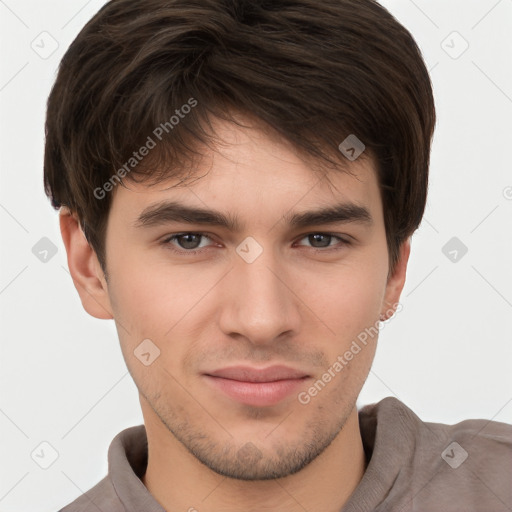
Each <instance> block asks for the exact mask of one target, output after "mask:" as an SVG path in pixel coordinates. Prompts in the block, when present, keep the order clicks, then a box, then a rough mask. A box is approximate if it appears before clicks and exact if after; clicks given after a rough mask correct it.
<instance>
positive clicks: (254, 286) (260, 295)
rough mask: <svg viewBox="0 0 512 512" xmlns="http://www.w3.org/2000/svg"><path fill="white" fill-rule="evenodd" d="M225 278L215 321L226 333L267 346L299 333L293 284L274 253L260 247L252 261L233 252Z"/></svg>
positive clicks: (298, 318) (298, 312) (288, 273)
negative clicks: (231, 265)
mask: <svg viewBox="0 0 512 512" xmlns="http://www.w3.org/2000/svg"><path fill="white" fill-rule="evenodd" d="M288 270H289V269H288ZM225 279H226V282H225V283H224V287H223V291H222V297H221V298H220V301H221V305H222V306H221V307H222V311H221V314H220V320H219V321H220V327H221V329H222V331H223V332H224V333H225V334H226V335H229V336H232V337H233V336H241V337H244V338H247V339H248V340H249V341H250V342H251V343H253V344H254V345H268V344H272V343H274V342H275V341H276V340H277V339H278V338H279V337H282V336H285V335H287V336H289V337H291V336H293V335H294V334H297V333H298V332H299V329H300V322H301V315H300V307H301V301H300V298H299V293H298V290H296V289H295V288H296V287H297V285H296V283H295V286H294V280H293V278H292V276H291V275H290V272H289V271H287V270H286V268H285V266H284V265H283V263H282V262H280V261H279V256H278V255H274V254H273V252H272V251H271V250H264V251H263V252H262V254H261V255H260V256H259V257H258V258H257V259H256V260H255V261H253V262H252V263H248V262H246V261H245V260H244V259H243V258H241V257H238V256H237V255H236V257H235V260H234V268H233V269H232V270H231V272H229V274H228V275H227V276H226V278H225ZM295 281H296V279H295Z"/></svg>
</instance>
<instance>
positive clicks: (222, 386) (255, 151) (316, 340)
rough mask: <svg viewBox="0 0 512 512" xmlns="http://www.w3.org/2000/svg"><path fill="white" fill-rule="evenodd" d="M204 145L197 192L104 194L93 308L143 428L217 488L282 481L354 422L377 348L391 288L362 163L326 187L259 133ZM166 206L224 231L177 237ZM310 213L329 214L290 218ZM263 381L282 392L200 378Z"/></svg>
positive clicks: (200, 230)
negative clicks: (155, 427) (236, 375)
mask: <svg viewBox="0 0 512 512" xmlns="http://www.w3.org/2000/svg"><path fill="white" fill-rule="evenodd" d="M216 133H217V135H219V136H221V138H222V139H223V140H224V141H225V144H223V145H222V147H219V148H218V150H217V151H211V152H210V153H208V154H205V157H204V158H203V160H202V161H201V162H200V163H199V164H198V167H197V170H198V175H199V176H202V177H201V178H200V179H198V180H196V181H193V182H191V183H189V184H187V185H183V184H182V185H181V186H179V187H176V186H174V185H176V184H177V183H178V180H175V181H172V180H170V181H169V182H167V183H165V184H160V185H158V186H151V187H150V186H147V185H144V184H133V183H127V188H125V187H117V190H115V192H114V194H115V195H114V198H113V204H112V209H111V212H110V216H109V220H108V227H107V235H106V254H107V274H108V284H107V283H105V286H104V288H105V297H106V299H105V300H106V301H107V303H108V305H107V306H106V307H108V308H109V309H110V310H111V312H112V315H113V317H114V318H115V321H116V325H117V329H118V333H119V338H120V342H121V347H122V351H123V355H124V357H125V359H126V363H127V366H128V368H129V370H130V373H131V375H132V377H133V379H134V381H135V383H136V385H137V387H138V389H139V392H140V399H141V405H142V410H143V414H144V417H145V421H146V423H147V422H149V421H151V422H158V423H160V425H161V426H162V427H163V428H165V429H167V430H168V431H169V432H171V433H172V434H173V436H174V437H175V438H177V439H178V440H179V441H180V442H181V443H182V445H183V446H184V447H185V448H186V449H187V450H188V451H189V452H190V453H192V454H193V455H194V456H195V457H196V458H197V459H198V460H199V461H201V462H202V463H203V464H205V465H206V466H208V467H209V468H211V469H212V470H214V471H215V472H217V473H219V474H222V475H225V476H229V477H232V478H239V479H244V480H253V479H266V478H277V477H283V476H286V475H289V474H293V473H295V472H297V471H299V470H300V469H302V468H303V467H305V466H306V465H307V464H308V463H309V462H311V461H312V460H314V459H315V458H316V457H317V456H318V455H319V454H320V453H322V451H323V450H324V449H325V448H326V447H327V446H328V445H329V444H330V443H331V441H332V440H333V439H334V438H335V437H336V436H337V434H338V433H339V432H340V430H341V429H342V427H343V425H344V424H345V422H346V421H347V418H349V416H350V415H351V414H354V411H355V403H356V399H357V396H358V395H359V392H360V390H361V387H362V385H363V383H364V381H365V379H366V377H367V375H368V372H369V370H370V366H371V363H372V360H373V357H374V353H375V346H376V341H377V335H372V336H366V340H365V342H362V339H363V338H364V336H363V337H362V336H361V333H363V332H365V329H369V328H371V327H374V328H375V326H377V325H378V320H379V316H380V315H381V314H382V313H383V312H386V311H389V310H390V307H391V305H392V304H393V303H395V302H397V301H398V298H399V294H400V291H401V287H402V286H403V282H401V280H400V279H401V276H399V277H397V278H395V279H394V278H393V277H392V278H390V280H389V281H388V280H387V274H388V263H389V260H388V252H387V245H386V234H385V226H384V220H383V212H382V203H381V199H380V194H379V188H378V183H377V177H376V174H375V168H374V167H373V164H372V162H371V161H370V160H363V159H362V158H360V159H358V160H356V161H354V162H352V163H350V168H351V171H352V173H353V174H352V175H351V174H348V173H345V172H342V171H338V172H334V171H329V174H328V178H329V179H328V180H327V179H326V178H325V177H324V178H322V176H321V175H319V174H316V173H314V172H313V171H312V169H311V166H310V165H308V164H307V163H306V162H305V161H303V160H301V159H300V158H298V157H297V156H296V152H294V150H293V149H292V148H291V147H290V146H288V145H286V144H283V143H280V142H277V140H276V139H275V138H273V137H271V136H268V135H266V134H265V133H264V132H262V131H258V130H257V129H242V128H239V127H236V126H233V125H230V124H224V122H218V123H217V125H216ZM347 163H348V162H347ZM171 202H172V203H174V206H176V203H178V202H179V203H180V204H181V206H182V207H186V208H190V209H202V210H209V211H214V212H218V213H220V214H222V216H223V218H224V220H226V219H227V220H228V221H232V224H236V225H229V222H228V223H227V225H224V224H223V223H222V222H220V221H219V219H218V218H217V222H212V223H210V222H208V223H207V222H206V220H207V219H208V218H209V217H207V216H205V215H203V216H202V217H201V218H200V217H199V216H194V215H193V214H190V215H189V217H188V221H189V222H186V220H187V219H183V218H181V216H180V214H179V211H178V210H177V209H176V208H175V207H174V208H171V207H170V206H169V205H170V203H171ZM350 205H352V208H349V206H350ZM323 209H332V210H336V211H337V212H338V214H337V215H334V216H331V217H329V218H328V217H327V216H324V217H323V218H318V217H317V218H314V216H311V215H310V216H309V218H306V216H305V214H306V212H318V211H319V210H323ZM210 220H211V219H210ZM221 220H222V219H221ZM293 220H295V222H293ZM374 330H375V329H374ZM366 332H368V330H367V331H366ZM358 336H359V337H358ZM143 340H146V341H143ZM148 340H149V341H148ZM141 343H142V345H141ZM354 343H355V345H354ZM356 346H357V347H359V350H358V349H357V348H356ZM350 354H351V356H350ZM274 365H284V366H286V367H288V368H291V369H293V370H295V371H296V372H297V373H298V376H297V378H294V379H291V378H289V379H284V380H282V381H281V383H276V382H274V384H273V385H272V384H268V383H267V384H262V383H260V384H254V383H252V384H241V383H240V382H238V384H236V382H234V381H233V380H231V381H230V379H228V378H221V377H219V376H213V375H212V374H214V373H216V372H218V371H219V370H221V369H225V368H229V367H234V366H247V367H251V368H256V369H262V368H268V367H270V366H274ZM299 377H300V378H299ZM329 377H330V378H329ZM242 380H243V379H242ZM266 380H267V382H268V381H269V380H271V379H270V378H267V379H266ZM167 430H166V432H167Z"/></svg>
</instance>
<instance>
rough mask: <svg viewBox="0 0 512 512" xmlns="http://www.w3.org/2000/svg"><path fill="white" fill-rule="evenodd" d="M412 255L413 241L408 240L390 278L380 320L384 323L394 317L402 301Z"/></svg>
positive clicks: (404, 243) (401, 250)
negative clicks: (401, 297) (408, 264)
mask: <svg viewBox="0 0 512 512" xmlns="http://www.w3.org/2000/svg"><path fill="white" fill-rule="evenodd" d="M410 253H411V239H410V238H408V239H407V240H405V241H404V242H403V243H402V245H401V246H400V257H399V259H398V261H397V264H396V266H395V269H394V272H393V274H391V275H390V276H389V277H388V282H387V284H386V293H385V297H384V302H383V305H382V311H381V315H380V320H381V321H382V322H384V321H385V320H387V319H388V318H390V317H391V316H393V314H394V312H395V310H396V307H397V304H398V302H399V300H400V295H401V293H402V290H403V287H404V285H405V277H406V273H407V263H408V261H409V255H410Z"/></svg>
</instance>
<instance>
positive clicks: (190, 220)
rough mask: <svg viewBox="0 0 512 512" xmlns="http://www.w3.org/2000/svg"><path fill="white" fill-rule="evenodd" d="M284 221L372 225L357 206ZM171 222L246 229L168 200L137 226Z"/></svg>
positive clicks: (303, 224)
mask: <svg viewBox="0 0 512 512" xmlns="http://www.w3.org/2000/svg"><path fill="white" fill-rule="evenodd" d="M283 220H284V221H285V223H287V224H288V225H289V226H290V227H291V228H297V229H300V228H305V227H308V226H315V225H321V224H337V223H350V222H356V223H361V224H367V225H371V224H372V223H373V218H372V216H371V214H370V211H369V210H368V209H367V208H366V207H365V206H361V205H358V204H355V203H340V204H337V205H332V206H328V207H325V208H320V209H317V210H311V211H306V212H295V213H287V214H286V215H284V217H283ZM171 222H183V223H186V224H201V225H208V226H217V227H223V228H226V229H228V230H229V231H232V232H235V233H236V232H241V231H242V230H243V228H244V226H243V224H242V223H241V222H240V221H239V219H238V217H237V216H234V215H229V214H227V215H226V214H224V213H222V212H220V211H216V210H208V209H205V208H198V207H191V206H188V205H186V204H183V203H180V202H178V201H164V202H161V203H157V204H154V205H150V206H148V207H147V208H145V209H144V210H143V211H142V212H141V214H140V215H139V217H138V218H137V220H136V221H135V223H134V226H135V227H136V228H142V227H153V226H157V225H162V224H168V223H171Z"/></svg>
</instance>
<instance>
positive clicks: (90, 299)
mask: <svg viewBox="0 0 512 512" xmlns="http://www.w3.org/2000/svg"><path fill="white" fill-rule="evenodd" d="M59 221H60V232H61V234H62V240H63V241H64V245H65V247H66V253H67V258H68V267H69V272H70V274H71V278H72V279H73V284H74V285H75V288H76V289H77V291H78V294H79V295H80V300H81V301H82V305H83V307H84V309H85V310H86V311H87V313H89V314H90V315H91V316H94V317H95V318H100V319H112V318H114V316H113V313H112V307H111V304H110V299H109V295H108V287H107V283H106V281H105V277H104V275H103V271H102V270H101V266H100V264H99V261H98V257H97V256H96V253H95V251H94V250H93V249H92V247H91V246H90V245H89V242H88V241H87V239H86V238H85V235H84V233H83V231H82V229H81V227H80V223H79V222H78V219H77V218H76V216H75V215H74V214H72V213H71V212H70V211H69V209H67V208H64V207H63V208H62V209H61V211H60V214H59Z"/></svg>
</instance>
